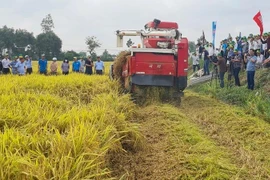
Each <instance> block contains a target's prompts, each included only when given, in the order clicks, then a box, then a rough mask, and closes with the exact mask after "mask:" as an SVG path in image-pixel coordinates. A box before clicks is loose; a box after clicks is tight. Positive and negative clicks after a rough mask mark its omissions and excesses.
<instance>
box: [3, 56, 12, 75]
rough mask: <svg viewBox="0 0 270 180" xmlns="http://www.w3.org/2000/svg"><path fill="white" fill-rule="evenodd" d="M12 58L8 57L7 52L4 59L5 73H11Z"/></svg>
mask: <svg viewBox="0 0 270 180" xmlns="http://www.w3.org/2000/svg"><path fill="white" fill-rule="evenodd" d="M10 63H11V62H10V60H9V59H8V55H7V54H6V56H5V58H4V59H3V60H2V65H3V74H10V69H9V68H10Z"/></svg>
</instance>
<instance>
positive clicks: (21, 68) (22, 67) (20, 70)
mask: <svg viewBox="0 0 270 180" xmlns="http://www.w3.org/2000/svg"><path fill="white" fill-rule="evenodd" d="M19 59H20V61H19V62H17V64H16V65H15V67H16V70H17V74H19V76H23V75H25V70H26V65H25V62H24V58H23V56H19Z"/></svg>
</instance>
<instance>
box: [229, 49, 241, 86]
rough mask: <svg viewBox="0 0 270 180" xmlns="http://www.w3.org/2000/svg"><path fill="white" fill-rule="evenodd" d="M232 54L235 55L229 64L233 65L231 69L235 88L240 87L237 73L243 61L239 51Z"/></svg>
mask: <svg viewBox="0 0 270 180" xmlns="http://www.w3.org/2000/svg"><path fill="white" fill-rule="evenodd" d="M234 53H235V55H234V57H233V58H232V60H231V62H232V63H233V64H232V68H233V76H234V83H235V86H240V79H239V73H240V70H241V66H242V61H243V59H242V54H241V52H240V51H237V50H235V51H234Z"/></svg>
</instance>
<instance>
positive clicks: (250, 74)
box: [245, 49, 257, 90]
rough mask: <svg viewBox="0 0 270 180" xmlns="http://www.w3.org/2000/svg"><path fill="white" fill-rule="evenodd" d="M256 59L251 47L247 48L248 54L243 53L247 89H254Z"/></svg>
mask: <svg viewBox="0 0 270 180" xmlns="http://www.w3.org/2000/svg"><path fill="white" fill-rule="evenodd" d="M256 61H257V57H256V56H255V52H254V50H253V49H250V50H249V54H245V62H246V63H247V69H246V71H247V82H248V89H250V90H254V84H255V83H254V76H255V70H256Z"/></svg>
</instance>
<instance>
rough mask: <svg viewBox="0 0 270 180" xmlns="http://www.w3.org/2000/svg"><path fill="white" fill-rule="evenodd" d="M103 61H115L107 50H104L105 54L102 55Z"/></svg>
mask: <svg viewBox="0 0 270 180" xmlns="http://www.w3.org/2000/svg"><path fill="white" fill-rule="evenodd" d="M101 59H102V61H113V57H112V55H111V54H110V53H109V52H108V51H107V49H105V50H104V52H103V53H102V55H101Z"/></svg>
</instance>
